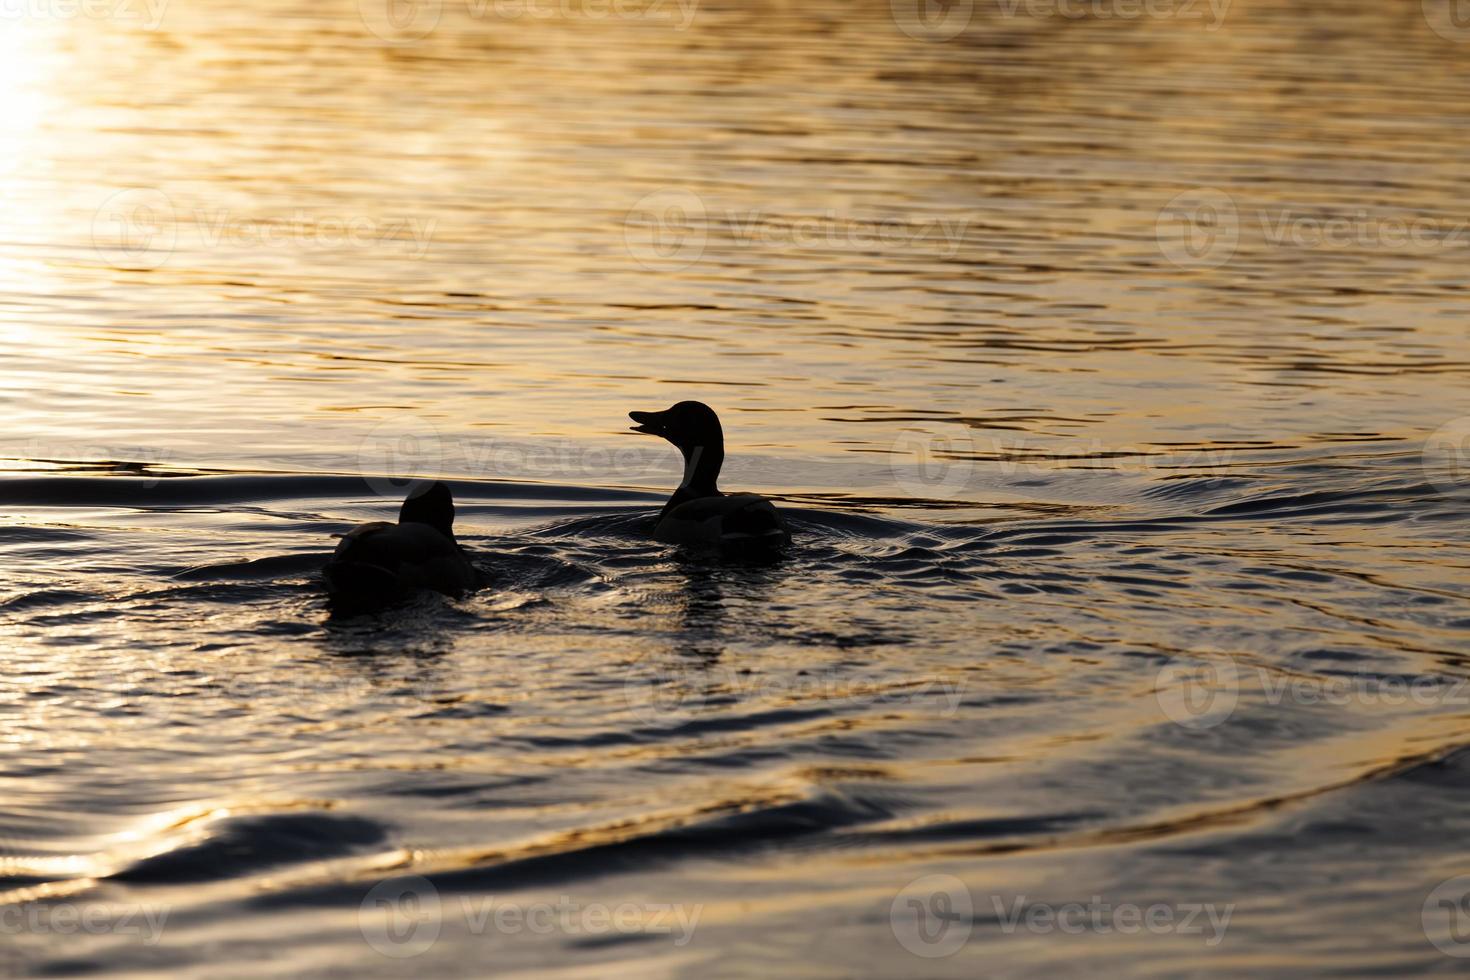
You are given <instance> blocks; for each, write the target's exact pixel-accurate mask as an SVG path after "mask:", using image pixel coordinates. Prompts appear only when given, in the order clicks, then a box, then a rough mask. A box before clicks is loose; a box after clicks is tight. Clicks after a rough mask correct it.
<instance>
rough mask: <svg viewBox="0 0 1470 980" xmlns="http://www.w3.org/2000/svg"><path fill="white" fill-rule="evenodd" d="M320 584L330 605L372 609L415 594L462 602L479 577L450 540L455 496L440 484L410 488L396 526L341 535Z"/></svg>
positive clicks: (368, 526) (365, 528) (367, 527)
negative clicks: (426, 592) (421, 592)
mask: <svg viewBox="0 0 1470 980" xmlns="http://www.w3.org/2000/svg"><path fill="white" fill-rule="evenodd" d="M322 579H323V581H324V582H325V584H326V588H327V596H328V598H329V599H330V600H331V601H332V603H333V605H334V606H340V607H346V608H372V607H378V606H383V605H387V604H388V603H390V602H393V601H394V600H396V599H400V598H403V597H405V596H407V595H409V594H411V593H413V592H415V591H419V590H429V591H433V592H439V593H442V594H443V595H447V596H450V597H451V598H455V599H458V598H462V597H464V596H465V595H466V594H468V593H470V592H473V591H475V590H476V589H477V588H479V587H480V585H481V575H480V573H479V571H478V570H477V569H476V568H475V566H474V565H473V564H471V563H470V559H469V557H468V556H467V555H466V554H465V552H464V549H463V548H461V547H460V545H459V542H458V541H457V540H455V537H454V496H453V495H452V494H451V493H450V492H449V488H448V487H447V486H445V485H444V484H443V483H440V482H437V481H435V482H432V483H429V482H421V483H418V484H416V485H415V486H413V487H412V488H411V489H410V490H409V493H408V497H407V499H405V500H404V501H403V506H402V508H400V509H399V511H398V523H397V524H389V523H387V522H386V521H375V522H373V523H371V524H363V525H360V526H358V527H355V528H353V529H352V530H351V531H349V532H347V533H346V534H344V535H343V536H342V540H341V541H340V542H339V543H338V545H337V550H336V552H335V553H334V554H333V555H332V558H331V560H330V561H329V562H327V565H326V567H325V568H323V569H322Z"/></svg>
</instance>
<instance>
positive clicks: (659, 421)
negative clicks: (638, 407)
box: [628, 412, 669, 436]
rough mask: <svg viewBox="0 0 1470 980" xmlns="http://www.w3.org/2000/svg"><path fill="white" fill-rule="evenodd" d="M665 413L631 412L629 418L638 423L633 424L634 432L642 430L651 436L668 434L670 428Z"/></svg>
mask: <svg viewBox="0 0 1470 980" xmlns="http://www.w3.org/2000/svg"><path fill="white" fill-rule="evenodd" d="M664 414H665V413H663V412H629V413H628V418H630V419H632V420H633V421H634V422H637V423H638V424H637V425H635V426H633V431H634V432H642V433H645V434H647V435H650V436H667V435H668V434H669V429H668V425H667V424H666V422H665V419H664Z"/></svg>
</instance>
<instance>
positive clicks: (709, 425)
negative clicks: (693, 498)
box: [628, 402, 725, 493]
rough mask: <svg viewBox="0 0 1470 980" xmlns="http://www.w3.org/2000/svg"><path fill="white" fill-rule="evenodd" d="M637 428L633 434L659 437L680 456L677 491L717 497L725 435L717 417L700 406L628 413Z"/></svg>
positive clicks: (694, 404)
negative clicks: (681, 474)
mask: <svg viewBox="0 0 1470 980" xmlns="http://www.w3.org/2000/svg"><path fill="white" fill-rule="evenodd" d="M628 417H629V418H631V419H632V420H633V421H634V422H637V423H638V424H637V425H635V426H633V431H634V432H643V433H646V434H647V435H651V436H661V437H662V438H664V439H667V440H668V441H669V442H672V443H673V444H674V445H675V446H677V447H678V448H679V452H681V453H683V454H684V482H683V483H682V484H680V486H681V487H684V488H685V489H689V490H695V491H698V492H702V493H718V492H719V491H718V490H717V489H716V487H715V483H716V481H717V480H718V479H719V476H720V466H721V465H722V464H723V463H724V461H725V433H724V430H723V429H721V428H720V417H719V416H718V415H716V414H715V410H714V409H712V408H710V407H709V406H708V405H706V404H704V402H679V404H677V405H675V406H674V407H673V408H667V409H664V410H663V411H662V412H629V413H628Z"/></svg>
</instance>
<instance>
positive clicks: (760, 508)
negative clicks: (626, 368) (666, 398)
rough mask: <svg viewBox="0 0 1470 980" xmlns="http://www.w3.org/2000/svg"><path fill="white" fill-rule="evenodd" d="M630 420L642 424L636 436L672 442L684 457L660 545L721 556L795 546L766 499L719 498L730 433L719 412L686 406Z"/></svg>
mask: <svg viewBox="0 0 1470 980" xmlns="http://www.w3.org/2000/svg"><path fill="white" fill-rule="evenodd" d="M628 417H629V418H631V419H632V420H633V421H634V422H636V423H637V424H636V425H634V426H633V431H634V432H641V433H644V434H645V435H651V436H660V437H661V438H664V439H667V440H668V441H669V442H671V443H673V444H674V446H675V447H677V448H678V450H679V452H681V453H682V454H683V455H684V479H683V481H682V482H681V483H680V484H679V487H678V489H677V490H675V491H674V494H673V496H672V497H670V498H669V502H668V503H666V504H664V506H663V510H661V511H659V515H658V523H657V524H656V525H655V526H654V531H653V536H654V539H655V540H656V541H659V542H661V543H663V544H673V545H686V546H693V547H702V548H717V549H721V550H744V549H751V548H754V549H756V550H768V549H771V548H780V547H784V546H785V545H788V544H790V543H791V532H790V531H789V530H787V527H786V522H785V520H784V519H782V517H781V513H780V511H778V510H777V509H776V507H775V505H774V504H772V503H771V502H770V501H769V500H767V499H766V498H765V497H762V496H759V495H758V494H754V493H728V494H727V493H721V492H720V488H719V485H718V482H719V477H720V467H721V466H723V465H724V462H725V433H724V430H723V429H722V428H721V427H720V417H719V416H718V415H716V414H715V410H714V409H712V408H710V407H709V406H708V405H706V404H704V403H703V402H696V401H684V402H679V403H678V404H677V405H674V406H673V407H672V408H668V409H665V410H664V411H662V412H629V413H628Z"/></svg>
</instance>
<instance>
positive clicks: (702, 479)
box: [679, 441, 725, 497]
mask: <svg viewBox="0 0 1470 980" xmlns="http://www.w3.org/2000/svg"><path fill="white" fill-rule="evenodd" d="M679 448H680V450H681V451H682V452H683V453H684V480H683V482H681V483H680V484H679V489H680V490H682V491H684V492H685V493H686V494H689V495H691V496H696V497H711V496H715V495H717V494H719V492H720V488H719V486H718V483H719V479H720V467H721V466H723V465H724V463H725V447H724V446H723V445H722V444H721V443H720V442H717V441H716V442H707V443H706V444H704V445H701V446H687V447H686V446H680V447H679Z"/></svg>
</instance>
